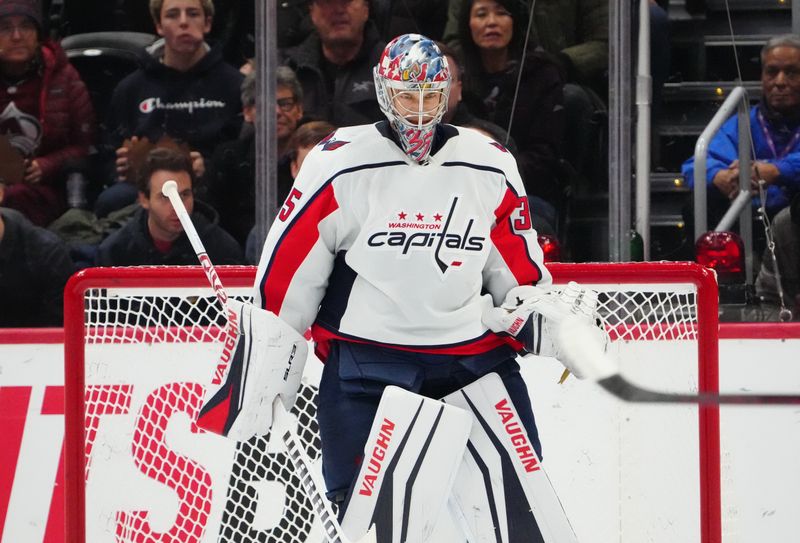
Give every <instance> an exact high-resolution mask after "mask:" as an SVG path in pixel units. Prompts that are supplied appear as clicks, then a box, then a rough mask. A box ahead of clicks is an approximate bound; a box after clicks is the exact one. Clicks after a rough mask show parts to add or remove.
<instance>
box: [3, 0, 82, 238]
mask: <svg viewBox="0 0 800 543" xmlns="http://www.w3.org/2000/svg"><path fill="white" fill-rule="evenodd" d="M0 134H2V135H4V136H5V137H6V138H8V140H9V141H10V143H11V145H12V146H13V147H14V148H15V149H16V150H17V151H18V152H19V153H20V154H21V155H22V156H23V157H24V158H25V172H24V175H23V178H22V180H21V181H19V182H17V183H14V184H10V185H8V186H7V187H6V200H5V205H6V206H8V207H11V208H15V209H17V210H18V211H21V212H22V213H23V214H25V215H26V216H27V217H28V219H30V220H31V222H33V223H34V224H37V225H40V226H44V225H47V224H49V223H50V222H52V221H53V220H54V219H55V218H57V217H58V216H59V215H61V213H63V211H64V210H65V208H66V199H65V184H66V181H65V171H64V170H65V166H66V165H67V164H68V163H69V162H71V161H76V160H80V159H82V158H84V157H86V156H87V155H88V153H89V146H90V145H91V143H92V138H93V135H94V110H93V108H92V104H91V100H90V98H89V93H88V91H87V89H86V85H84V83H83V81H81V78H80V76H79V75H78V72H77V71H76V70H75V68H74V67H73V66H72V65H71V64H70V63H69V61H68V60H67V56H66V54H65V53H64V51H63V49H61V47H60V46H59V45H58V44H57V43H55V42H53V41H50V40H49V39H46V37H45V35H44V33H43V32H42V13H41V8H40V6H39V3H38V2H37V1H36V0H0ZM6 182H8V180H7V181H6Z"/></svg>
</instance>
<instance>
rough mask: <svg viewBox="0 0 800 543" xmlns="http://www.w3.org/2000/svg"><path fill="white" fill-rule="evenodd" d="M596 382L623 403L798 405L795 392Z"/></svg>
mask: <svg viewBox="0 0 800 543" xmlns="http://www.w3.org/2000/svg"><path fill="white" fill-rule="evenodd" d="M598 384H599V385H600V386H602V387H603V388H604V389H605V390H607V391H608V392H610V393H611V394H613V395H614V396H616V397H617V398H620V399H621V400H625V401H626V402H634V403H693V404H712V405H800V395H797V394H713V393H709V392H700V393H698V394H683V393H671V392H659V391H656V390H650V389H647V388H642V387H639V386H637V385H635V384H633V383H631V382H630V381H628V380H627V379H625V377H623V376H622V375H620V374H616V375H612V376H611V377H606V378H605V379H600V380H599V381H598Z"/></svg>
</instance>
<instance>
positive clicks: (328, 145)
mask: <svg viewBox="0 0 800 543" xmlns="http://www.w3.org/2000/svg"><path fill="white" fill-rule="evenodd" d="M335 135H336V132H335V131H334V132H331V133H330V134H328V135H327V136H325V137H324V138H323V139H322V140H321V141H320V142H319V143H318V144H317V145H318V146H319V147H322V150H323V151H335V150H336V149H338V148H339V147H344V146H345V145H347V144H348V143H350V142H349V141H344V140H337V139H336V138H334V136H335Z"/></svg>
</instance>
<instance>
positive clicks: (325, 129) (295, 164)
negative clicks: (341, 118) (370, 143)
mask: <svg viewBox="0 0 800 543" xmlns="http://www.w3.org/2000/svg"><path fill="white" fill-rule="evenodd" d="M334 130H336V127H335V126H333V125H332V124H331V123H329V122H326V121H310V122H307V123H305V124H303V125H300V127H299V128H298V129H297V130H296V131H295V132H294V134H292V137H291V138H290V139H289V144H288V146H287V153H286V156H287V157H288V159H289V170H290V172H291V175H292V179H294V178H296V177H297V173H298V172H299V171H300V167H301V166H302V165H303V161H304V160H305V158H306V155H308V153H309V151H311V149H313V148H314V147H315V146H316V145H317V144H318V143H319V142H321V141H322V140H324V139H325V138H326V137H327V136H329V135H330V134H331V133H332V132H333V131H334ZM290 188H291V187H290ZM287 192H288V191H287Z"/></svg>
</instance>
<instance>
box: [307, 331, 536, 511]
mask: <svg viewBox="0 0 800 543" xmlns="http://www.w3.org/2000/svg"><path fill="white" fill-rule="evenodd" d="M491 372H495V373H497V374H498V375H499V376H500V377H501V378H502V380H503V383H504V384H505V387H506V389H507V390H508V393H509V396H510V398H511V401H512V402H513V403H514V407H515V408H516V410H517V412H518V413H519V416H520V419H521V421H522V424H523V425H524V426H525V430H526V431H527V432H528V437H529V438H530V440H531V445H532V446H533V448H534V449H535V450H536V452H537V454H538V455H539V457H540V458H541V456H542V446H541V443H540V442H539V433H538V431H537V429H536V421H535V420H534V417H533V409H532V408H531V402H530V397H529V396H528V388H527V387H526V386H525V382H524V381H523V379H522V376H521V375H520V374H519V365H518V364H517V362H516V360H515V355H514V352H513V351H512V350H511V349H510V348H507V347H502V348H500V349H496V350H494V351H491V352H488V353H483V354H481V355H476V356H455V355H432V354H424V353H412V352H406V351H398V350H395V349H387V348H382V347H376V346H372V345H362V344H357V343H345V342H332V343H331V350H330V354H329V356H328V359H327V360H326V361H325V368H324V369H323V371H322V379H321V380H320V385H319V396H318V400H317V409H318V412H317V420H318V421H319V427H320V434H321V438H322V474H323V476H324V478H325V486H326V487H327V488H328V493H327V494H328V498H330V499H331V500H332V501H334V502H337V503H338V502H342V501H344V500H345V499H346V497H347V495H348V493H349V491H350V486H351V484H352V482H353V480H354V479H355V477H356V475H357V474H358V470H359V468H360V464H361V460H362V456H363V452H364V445H365V444H366V442H367V438H368V437H369V431H370V428H371V427H372V421H373V418H374V417H375V413H376V411H377V409H378V403H379V402H380V398H381V394H382V393H383V389H384V388H385V387H386V386H387V385H396V386H399V387H402V388H404V389H406V390H410V391H412V392H416V393H418V394H422V395H424V396H427V397H429V398H437V399H438V398H442V397H444V396H446V395H448V394H450V393H451V392H455V391H456V390H458V389H460V388H462V387H464V386H466V385H468V384H470V383H472V382H473V381H476V380H477V379H478V378H479V377H481V376H483V375H486V374H487V373H491Z"/></svg>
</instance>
